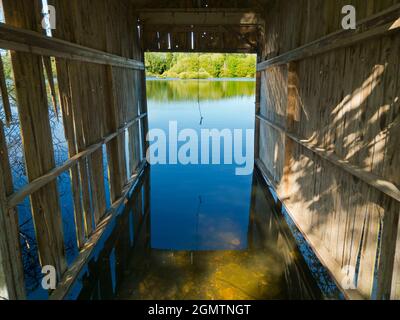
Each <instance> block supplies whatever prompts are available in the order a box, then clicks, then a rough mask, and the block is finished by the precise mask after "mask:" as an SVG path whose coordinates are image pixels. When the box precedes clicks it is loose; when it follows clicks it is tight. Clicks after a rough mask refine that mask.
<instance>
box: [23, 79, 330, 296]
mask: <svg viewBox="0 0 400 320" xmlns="http://www.w3.org/2000/svg"><path fill="white" fill-rule="evenodd" d="M147 95H148V117H149V126H150V129H163V130H164V131H166V132H168V128H169V123H170V121H176V122H177V125H178V130H181V129H187V128H190V129H193V130H195V131H196V132H200V130H202V129H218V130H222V129H245V130H246V129H254V121H255V114H254V112H255V111H254V109H255V108H254V102H255V82H254V80H252V79H251V80H247V79H243V80H215V81H209V80H202V81H197V80H150V79H149V80H148V81H147ZM53 131H54V132H53V134H54V137H58V136H59V137H62V136H63V132H62V124H58V123H57V122H56V123H55V124H54V125H53ZM59 140H60V141H61V142H60V146H61V147H62V148H64V149H62V150H64V151H61V152H60V153H59V156H58V158H57V163H62V162H63V161H65V159H66V158H67V152H66V150H67V149H66V144H65V140H63V139H62V138H59ZM182 144H183V142H181V143H179V144H178V147H179V146H181V145H182ZM221 148H222V146H221ZM242 151H243V153H244V152H245V151H246V149H245V144H244V141H243V148H242ZM104 158H105V159H106V158H107V157H104ZM105 161H106V160H105ZM253 162H254V159H253V154H251V163H253ZM106 165H107V164H106V163H105V167H106ZM236 168H237V165H236V164H227V165H200V164H199V165H157V164H156V165H151V167H149V168H147V169H146V170H145V172H144V174H143V175H142V177H141V178H140V180H139V181H138V183H137V185H136V187H135V188H134V189H133V190H132V192H131V194H130V196H129V201H128V204H127V205H126V207H124V208H121V210H119V212H118V215H117V216H116V217H115V218H114V219H113V220H112V221H111V223H110V225H109V226H108V227H107V229H106V231H105V233H104V235H103V236H102V238H101V240H100V242H99V244H98V245H97V247H96V248H95V250H94V253H93V254H92V256H91V259H90V262H89V263H88V265H87V266H86V267H85V268H84V269H83V270H82V272H81V274H80V275H79V277H78V281H77V282H76V283H75V285H74V287H73V288H72V290H71V292H70V294H69V296H68V298H69V299H312V298H320V297H322V294H321V290H320V289H323V291H324V294H325V296H326V292H331V293H332V292H333V293H334V294H336V291H337V289H336V288H335V287H334V286H333V285H332V283H331V282H330V280H329V279H327V276H326V274H325V273H324V272H323V271H322V272H321V270H322V269H321V266H320V265H319V264H318V262H317V259H316V258H315V257H314V256H313V255H312V254H311V250H310V249H309V248H308V247H307V245H306V243H305V241H304V239H302V238H301V236H300V235H299V234H298V233H296V230H295V228H294V227H293V225H291V224H290V223H287V221H288V220H287V219H285V218H287V217H285V214H284V213H283V212H282V210H281V208H280V209H279V206H278V205H277V199H276V197H275V196H274V194H273V193H271V192H270V189H269V188H268V187H267V186H266V184H265V181H264V180H263V178H262V177H261V176H260V174H259V173H257V172H254V173H253V174H250V175H245V176H238V175H236V174H235V169H236ZM104 179H105V182H106V188H107V190H106V194H107V197H109V192H108V187H107V186H108V183H107V172H106V171H105V175H104ZM18 182H19V183H18ZM24 183H26V182H24V180H23V179H20V180H18V181H17V183H16V189H18V187H19V186H21V185H23V184H24ZM58 184H59V188H60V190H64V191H63V192H62V195H61V199H60V202H61V204H62V208H63V212H62V214H63V221H64V237H65V241H66V244H67V249H68V250H67V256H68V261H69V263H70V264H71V263H73V261H74V260H75V258H76V256H77V253H78V252H77V248H76V243H75V239H76V235H75V231H74V221H73V206H72V198H71V190H70V181H69V177H68V173H66V175H63V176H61V177H60V179H59V181H58ZM107 204H108V205H110V203H109V199H107ZM18 208H19V215H20V220H21V225H23V229H22V230H24V235H25V236H27V237H28V238H29V239H30V240H29V244H30V246H29V250H27V249H26V248H25V247H26V246H24V245H25V244H26V242H27V241H28V240H26V239H21V243H22V244H23V246H24V248H25V249H24V266H25V273H26V280H27V289H28V292H29V297H30V298H32V299H39V298H46V297H47V295H48V294H47V292H44V291H43V290H42V289H40V278H41V275H40V266H39V264H38V259H37V254H36V252H35V246H34V244H35V241H34V232H33V225H32V222H31V216H30V210H29V200H28V199H27V200H26V201H25V202H24V203H22V204H21V205H20V206H19V207H18ZM304 257H305V259H304ZM310 270H311V272H310ZM314 279H317V281H315V280H314Z"/></svg>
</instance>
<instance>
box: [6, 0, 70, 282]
mask: <svg viewBox="0 0 400 320" xmlns="http://www.w3.org/2000/svg"><path fill="white" fill-rule="evenodd" d="M3 8H4V15H5V18H6V22H7V23H9V24H11V25H14V26H17V27H22V28H27V29H35V28H37V26H38V25H39V24H38V22H40V20H38V19H39V17H38V15H39V14H40V11H39V8H40V5H39V1H37V0H35V1H23V0H5V1H3ZM11 57H12V66H13V70H14V79H15V84H16V92H17V101H18V112H19V118H20V123H21V132H22V137H23V142H24V144H23V145H24V154H25V162H26V169H27V175H28V179H29V181H33V180H35V179H36V178H38V177H40V176H41V175H43V174H45V173H46V172H48V171H50V170H52V169H53V168H54V167H55V161H54V150H53V142H52V135H51V128H50V122H49V111H48V105H47V94H46V88H45V81H44V75H43V65H42V60H41V57H40V56H37V55H34V54H31V53H21V52H12V54H11ZM37 123H40V124H41V125H40V126H38V125H37ZM31 206H32V215H33V220H34V224H35V231H36V239H37V243H38V248H39V257H40V262H41V264H42V265H51V266H54V267H55V268H56V270H57V274H58V277H59V278H60V277H61V276H62V274H63V273H64V271H65V270H66V268H67V264H66V260H65V252H64V239H63V230H62V219H61V209H60V205H59V199H58V192H57V184H56V182H51V183H50V184H49V185H48V186H47V187H46V189H40V190H38V191H37V192H35V193H34V194H32V195H31Z"/></svg>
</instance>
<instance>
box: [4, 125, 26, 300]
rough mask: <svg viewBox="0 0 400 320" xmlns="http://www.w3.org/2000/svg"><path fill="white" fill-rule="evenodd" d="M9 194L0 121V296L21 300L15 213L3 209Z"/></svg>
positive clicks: (9, 179) (8, 170)
mask: <svg viewBox="0 0 400 320" xmlns="http://www.w3.org/2000/svg"><path fill="white" fill-rule="evenodd" d="M12 192H13V182H12V176H11V168H10V163H9V158H8V152H7V146H6V141H5V136H4V130H3V123H2V122H1V121H0V230H1V232H0V296H2V297H4V298H7V299H24V298H25V284H24V270H23V266H22V257H21V248H20V242H19V223H18V212H17V210H16V209H13V208H7V203H6V197H7V196H9V195H10V194H11V193H12ZM0 300H1V298H0Z"/></svg>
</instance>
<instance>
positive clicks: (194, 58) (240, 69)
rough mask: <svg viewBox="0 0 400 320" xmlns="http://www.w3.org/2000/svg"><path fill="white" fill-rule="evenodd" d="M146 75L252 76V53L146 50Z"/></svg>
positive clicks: (179, 76)
mask: <svg viewBox="0 0 400 320" xmlns="http://www.w3.org/2000/svg"><path fill="white" fill-rule="evenodd" d="M145 60H146V72H147V75H148V76H156V77H160V78H179V79H210V78H254V76H255V72H256V56H255V55H252V54H220V53H171V52H168V53H154V52H149V53H146V56H145Z"/></svg>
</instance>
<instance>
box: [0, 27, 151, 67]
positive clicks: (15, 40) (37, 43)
mask: <svg viewBox="0 0 400 320" xmlns="http://www.w3.org/2000/svg"><path fill="white" fill-rule="evenodd" d="M0 48H3V49H7V50H14V51H20V52H27V53H34V54H38V55H42V56H52V57H57V58H64V59H70V60H77V61H82V62H91V63H97V64H103V65H112V66H116V67H122V68H129V69H138V70H144V64H143V63H142V62H140V61H137V60H133V59H127V58H124V57H120V56H117V55H113V54H110V53H107V52H103V51H100V50H95V49H91V48H88V47H84V46H80V45H77V44H74V43H72V42H68V41H64V40H59V39H56V38H51V37H47V36H45V35H42V34H40V33H38V32H34V31H30V30H25V29H22V28H17V27H12V26H10V25H6V24H4V23H0Z"/></svg>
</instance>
